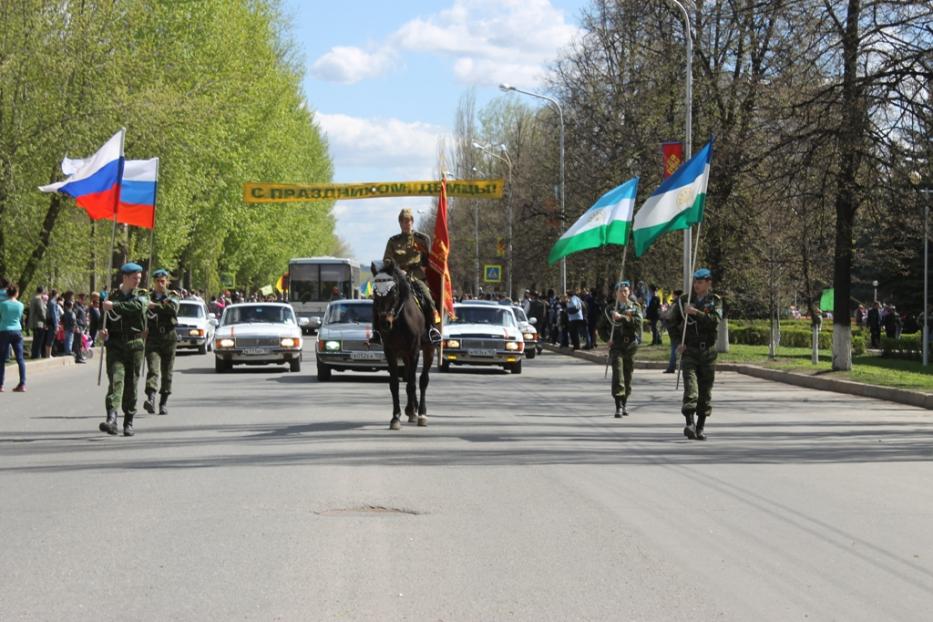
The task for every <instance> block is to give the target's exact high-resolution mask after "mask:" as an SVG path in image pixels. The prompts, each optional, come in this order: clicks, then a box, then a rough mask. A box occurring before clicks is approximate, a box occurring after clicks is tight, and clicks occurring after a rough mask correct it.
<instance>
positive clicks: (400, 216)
mask: <svg viewBox="0 0 933 622" xmlns="http://www.w3.org/2000/svg"><path fill="white" fill-rule="evenodd" d="M406 218H411V219H412V220H414V219H415V215H414V214H413V213H412V211H411V208H408V207H406V208H403V209H402V211H400V212H399V213H398V219H399V220H404V219H406Z"/></svg>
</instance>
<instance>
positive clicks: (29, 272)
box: [19, 193, 65, 291]
mask: <svg viewBox="0 0 933 622" xmlns="http://www.w3.org/2000/svg"><path fill="white" fill-rule="evenodd" d="M64 205H65V204H64V202H63V201H62V195H60V194H58V193H55V194H53V195H52V196H51V198H50V199H49V209H48V210H47V211H46V212H45V220H44V221H43V222H42V230H41V231H39V240H38V241H37V242H36V246H35V248H34V249H33V250H32V255H30V256H29V259H28V260H27V261H26V265H25V266H24V267H23V273H22V274H21V275H20V277H19V288H20V291H26V287H27V286H28V285H29V284H30V283H32V279H33V277H34V276H35V274H36V270H38V268H39V264H40V263H41V262H42V259H43V257H45V252H46V251H47V250H48V249H49V240H50V239H51V237H52V229H54V228H55V222H56V221H57V220H58V215H59V214H61V211H62V207H63V206H64ZM49 285H51V283H49Z"/></svg>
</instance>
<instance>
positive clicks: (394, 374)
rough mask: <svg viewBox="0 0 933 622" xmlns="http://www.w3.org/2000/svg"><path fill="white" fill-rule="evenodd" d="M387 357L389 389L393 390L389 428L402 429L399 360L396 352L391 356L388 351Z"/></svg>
mask: <svg viewBox="0 0 933 622" xmlns="http://www.w3.org/2000/svg"><path fill="white" fill-rule="evenodd" d="M386 358H387V359H388V362H389V390H390V391H391V392H392V420H391V421H389V429H390V430H401V429H402V424H401V423H399V418H400V417H401V415H402V407H401V405H400V404H399V400H398V361H397V360H396V358H395V354H394V353H393V354H392V355H391V356H389V353H388V352H386Z"/></svg>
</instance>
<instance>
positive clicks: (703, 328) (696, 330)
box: [671, 292, 723, 440]
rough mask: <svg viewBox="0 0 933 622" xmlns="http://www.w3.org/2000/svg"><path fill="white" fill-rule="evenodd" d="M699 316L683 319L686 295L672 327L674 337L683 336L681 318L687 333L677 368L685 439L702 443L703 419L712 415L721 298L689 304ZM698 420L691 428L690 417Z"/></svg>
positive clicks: (675, 311)
mask: <svg viewBox="0 0 933 622" xmlns="http://www.w3.org/2000/svg"><path fill="white" fill-rule="evenodd" d="M690 304H692V305H693V306H694V307H696V308H697V309H698V310H699V311H701V313H700V314H699V315H686V308H687V307H686V305H687V295H686V294H684V295H683V296H681V297H680V299H679V300H678V301H677V303H676V304H675V305H674V308H673V311H672V313H671V323H672V324H673V325H674V326H675V327H676V330H677V335H682V334H683V329H684V325H683V322H684V317H685V316H686V318H687V333H686V340H685V342H684V345H685V346H686V349H685V350H684V352H683V354H682V355H681V363H680V367H681V370H682V371H683V374H684V397H683V405H682V406H681V412H682V413H683V415H684V418H685V419H686V420H687V425H686V427H685V428H684V435H685V436H686V437H687V438H699V439H700V440H703V439H705V438H706V437H705V436H704V435H703V427H704V425H705V423H706V418H707V417H709V416H710V415H711V414H712V412H713V381H714V380H715V378H716V356H717V353H716V339H717V337H718V334H719V322H720V321H722V317H723V312H722V298H720V297H719V296H717V295H716V294H714V293H712V292H710V293H708V294H707V295H706V296H704V297H703V298H699V299H697V300H693V301H691V303H690ZM694 414H696V415H697V417H698V419H697V423H696V426H695V427H694V424H693V415H694Z"/></svg>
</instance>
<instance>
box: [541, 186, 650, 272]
mask: <svg viewBox="0 0 933 622" xmlns="http://www.w3.org/2000/svg"><path fill="white" fill-rule="evenodd" d="M637 191H638V178H637V177H634V178H632V179H630V180H628V181H627V182H625V183H624V184H622V185H621V186H617V187H616V188H613V189H612V190H610V191H609V192H607V193H606V194H604V195H603V196H601V197H599V200H598V201H596V203H594V204H593V207H591V208H590V209H588V210H586V211H585V212H583V215H582V216H580V218H578V219H577V222H575V223H573V226H572V227H570V228H569V229H567V231H565V232H564V235H562V236H560V239H559V240H557V243H556V244H554V248H552V249H551V252H550V254H548V257H547V260H548V263H549V264H550V265H554V264H555V263H557V261H559V260H560V259H561V257H566V256H567V255H570V254H571V253H576V252H577V251H582V250H586V249H588V248H600V247H601V246H605V245H607V244H620V245H625V244H626V242H627V241H628V235H629V230H630V229H631V228H632V212H634V211H635V193H636V192H637Z"/></svg>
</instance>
